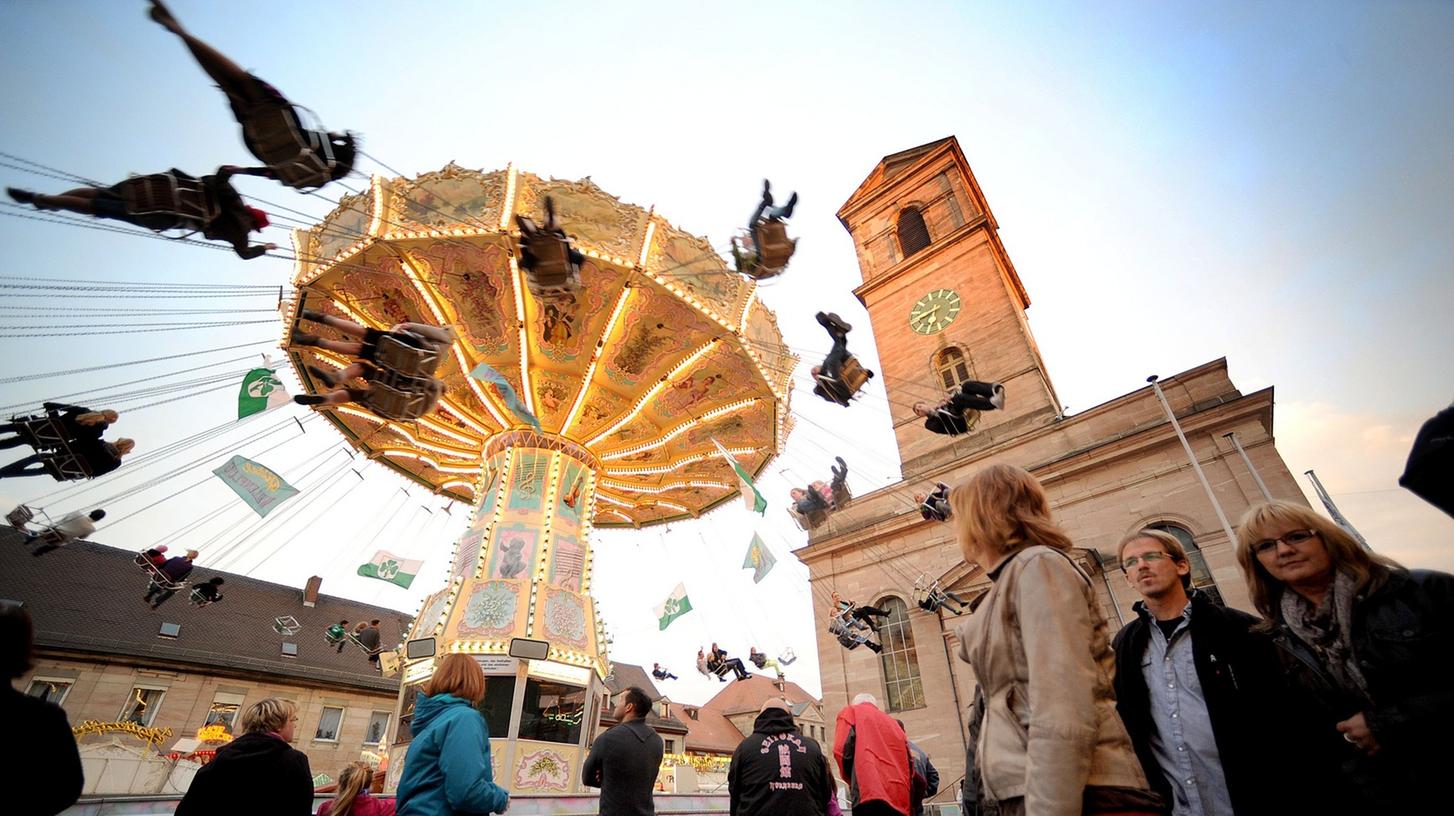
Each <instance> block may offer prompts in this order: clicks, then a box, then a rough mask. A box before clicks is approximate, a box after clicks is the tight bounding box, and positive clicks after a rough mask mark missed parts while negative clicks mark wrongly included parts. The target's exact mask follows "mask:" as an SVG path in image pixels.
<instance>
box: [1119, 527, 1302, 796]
mask: <svg viewBox="0 0 1454 816" xmlns="http://www.w3.org/2000/svg"><path fill="white" fill-rule="evenodd" d="M1118 559H1119V562H1120V565H1121V570H1122V572H1124V573H1125V576H1126V582H1127V583H1128V584H1130V585H1131V587H1132V588H1133V589H1135V590H1136V592H1137V593H1139V594H1140V595H1141V597H1142V600H1141V601H1138V602H1137V603H1136V605H1135V607H1134V609H1135V611H1136V619H1135V620H1133V621H1131V622H1130V623H1128V624H1126V625H1125V626H1124V627H1123V628H1122V629H1121V631H1120V632H1118V633H1117V634H1116V638H1115V640H1114V642H1113V646H1114V648H1115V650H1116V679H1115V687H1116V708H1117V710H1118V711H1119V712H1120V714H1121V719H1122V721H1124V722H1125V724H1126V731H1127V733H1128V734H1129V735H1130V736H1131V741H1132V743H1133V744H1134V745H1135V747H1136V754H1137V756H1138V757H1140V759H1141V764H1142V766H1143V767H1144V769H1145V771H1146V778H1147V780H1149V781H1150V782H1151V785H1152V787H1154V788H1155V789H1156V790H1157V791H1158V792H1159V793H1160V794H1161V795H1162V796H1163V797H1164V798H1165V799H1166V801H1167V802H1168V803H1169V804H1171V806H1172V813H1173V816H1248V814H1260V813H1271V812H1278V811H1282V812H1294V810H1295V809H1294V810H1287V809H1285V808H1282V807H1279V801H1278V800H1279V798H1280V796H1281V795H1282V794H1280V793H1279V788H1285V787H1290V786H1288V785H1286V784H1285V783H1286V780H1285V779H1283V780H1282V782H1281V783H1279V778H1280V776H1281V771H1282V770H1283V769H1284V768H1285V767H1286V766H1285V764H1284V763H1285V761H1286V760H1287V757H1286V756H1285V755H1282V750H1281V748H1280V747H1279V740H1280V739H1281V737H1280V736H1279V734H1278V732H1279V731H1282V730H1284V729H1282V728H1281V727H1280V723H1279V720H1280V719H1283V717H1282V716H1280V715H1279V714H1277V713H1276V708H1277V707H1278V706H1279V704H1280V702H1281V701H1282V700H1283V698H1284V695H1283V693H1282V691H1281V681H1280V676H1281V675H1280V670H1279V668H1278V665H1279V664H1278V661H1277V655H1276V652H1275V651H1274V646H1273V644H1272V641H1271V640H1270V639H1269V638H1268V637H1267V636H1265V635H1262V634H1260V633H1257V632H1254V631H1252V627H1253V626H1254V625H1255V624H1257V622H1258V619H1257V618H1255V617H1253V616H1251V615H1248V614H1246V613H1244V612H1239V611H1237V610H1235V609H1227V608H1226V607H1223V606H1220V605H1218V604H1216V603H1213V602H1212V601H1211V600H1209V599H1208V598H1207V597H1206V596H1205V595H1203V594H1202V593H1200V592H1198V591H1197V590H1195V589H1193V588H1192V587H1191V563H1190V562H1189V561H1188V560H1187V556H1186V550H1185V549H1183V548H1182V545H1181V542H1180V541H1178V540H1177V539H1176V537H1175V536H1173V535H1171V534H1170V533H1166V532H1163V531H1161V530H1139V531H1137V532H1135V533H1133V534H1131V535H1129V536H1127V537H1126V538H1125V539H1124V540H1122V541H1121V545H1120V549H1119V552H1118Z"/></svg>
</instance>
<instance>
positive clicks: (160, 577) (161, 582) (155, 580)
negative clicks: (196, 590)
mask: <svg viewBox="0 0 1454 816" xmlns="http://www.w3.org/2000/svg"><path fill="white" fill-rule="evenodd" d="M151 585H152V586H154V587H157V588H159V589H165V590H166V591H168V592H180V591H182V590H183V589H186V587H187V582H186V581H173V580H172V579H171V578H168V577H167V574H166V573H164V572H161V571H160V570H158V571H157V573H156V575H153V576H152V579H151Z"/></svg>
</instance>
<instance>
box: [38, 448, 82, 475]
mask: <svg viewBox="0 0 1454 816" xmlns="http://www.w3.org/2000/svg"><path fill="white" fill-rule="evenodd" d="M44 465H45V470H46V472H47V473H49V474H50V476H51V478H52V479H55V480H56V481H58V482H75V481H79V480H81V479H89V478H91V468H90V467H89V466H88V465H87V464H86V461H85V460H84V459H82V458H81V457H79V456H76V455H75V454H73V453H70V452H69V451H56V452H54V453H53V454H51V456H50V457H49V458H47V459H45V460H44Z"/></svg>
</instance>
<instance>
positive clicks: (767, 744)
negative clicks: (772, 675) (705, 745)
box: [727, 698, 833, 816]
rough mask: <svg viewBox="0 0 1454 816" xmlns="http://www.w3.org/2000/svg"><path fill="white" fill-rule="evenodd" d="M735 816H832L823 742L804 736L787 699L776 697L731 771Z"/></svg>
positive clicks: (730, 791)
mask: <svg viewBox="0 0 1454 816" xmlns="http://www.w3.org/2000/svg"><path fill="white" fill-rule="evenodd" d="M727 792H728V794H729V795H730V797H731V810H730V811H729V813H731V816H827V813H828V800H829V799H830V798H831V797H832V796H833V772H832V771H831V770H829V768H828V759H827V757H825V756H823V749H822V748H821V747H819V745H818V743H817V741H815V740H813V739H812V738H810V737H805V736H803V735H802V734H800V733H798V727H797V725H795V724H794V723H793V714H792V712H791V711H790V710H788V703H787V701H786V700H784V699H782V698H774V699H770V700H768V701H767V702H765V703H763V704H762V710H761V712H760V713H759V714H758V715H757V722H755V723H753V726H752V735H751V736H749V737H748V738H747V739H745V740H743V741H742V742H741V743H740V744H739V745H738V746H737V750H735V751H733V752H732V765H731V766H730V767H729V768H728V769H727Z"/></svg>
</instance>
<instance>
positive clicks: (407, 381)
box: [363, 376, 429, 420]
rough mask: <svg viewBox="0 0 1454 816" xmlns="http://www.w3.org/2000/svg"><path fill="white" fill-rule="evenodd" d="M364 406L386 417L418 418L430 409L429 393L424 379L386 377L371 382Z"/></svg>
mask: <svg viewBox="0 0 1454 816" xmlns="http://www.w3.org/2000/svg"><path fill="white" fill-rule="evenodd" d="M363 406H364V407H365V408H367V409H369V410H370V411H373V412H374V413H375V414H378V415H379V416H381V417H383V418H384V419H393V420H409V419H418V418H419V417H421V416H423V415H424V414H425V413H427V412H428V411H429V395H428V394H427V393H425V392H424V380H422V379H418V378H414V377H403V376H399V377H386V378H384V379H375V380H372V381H371V382H370V383H369V393H368V396H367V397H365V398H364V400H363Z"/></svg>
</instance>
